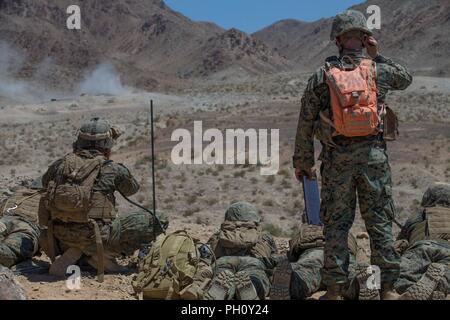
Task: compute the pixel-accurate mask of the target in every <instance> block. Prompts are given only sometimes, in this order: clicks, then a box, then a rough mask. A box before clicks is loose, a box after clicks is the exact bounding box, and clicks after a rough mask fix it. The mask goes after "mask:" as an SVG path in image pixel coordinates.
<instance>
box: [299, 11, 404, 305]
mask: <svg viewBox="0 0 450 320" xmlns="http://www.w3.org/2000/svg"><path fill="white" fill-rule="evenodd" d="M331 40H332V41H335V43H336V46H337V47H338V49H339V55H338V56H332V57H329V58H327V59H326V62H325V65H324V66H322V67H321V68H319V69H318V71H317V72H316V73H314V74H313V75H312V77H311V78H310V79H309V82H308V85H307V88H306V90H305V92H304V95H303V97H302V105H301V111H300V118H299V122H298V129H297V135H296V142H295V152H294V156H293V165H294V168H295V174H296V177H297V178H298V179H299V180H300V179H301V178H302V177H303V176H306V177H309V178H311V179H315V178H316V175H315V170H314V165H315V159H314V137H316V138H318V139H319V140H320V142H321V144H322V147H323V148H322V152H321V155H320V157H319V160H321V161H322V164H321V168H320V172H321V176H322V199H321V219H322V222H323V223H324V237H325V246H324V257H325V261H324V268H323V270H322V273H323V275H322V276H323V281H324V283H325V285H326V286H327V293H326V294H325V296H324V297H323V298H324V299H338V300H339V299H342V288H343V287H344V286H345V284H346V283H347V282H348V273H349V271H348V268H349V260H350V253H349V249H348V246H347V239H348V233H349V231H350V228H351V227H352V224H353V221H354V218H355V209H356V196H357V195H358V202H359V208H360V211H361V215H362V217H363V219H364V221H365V224H366V229H367V231H368V233H369V236H370V244H371V252H372V256H371V263H372V265H377V266H379V267H380V269H381V282H382V288H381V296H382V298H383V299H395V298H397V296H398V295H397V294H396V293H395V291H394V288H393V285H394V283H395V281H396V280H397V278H398V276H399V272H400V257H399V255H398V253H397V252H396V251H395V250H394V237H393V234H392V222H393V219H394V216H395V207H394V203H393V200H392V187H391V185H392V182H391V169H390V165H389V162H388V155H387V152H386V141H387V140H391V139H395V135H396V132H397V128H396V123H397V121H396V120H397V119H396V117H395V114H394V113H393V112H392V110H391V109H389V107H387V106H386V103H385V101H386V95H387V93H388V92H389V91H390V90H404V89H406V88H407V87H408V86H409V85H410V84H411V82H412V77H411V75H410V74H409V72H408V70H407V69H406V68H405V67H404V66H402V65H400V64H398V63H396V62H394V61H392V60H391V59H388V58H386V57H384V56H382V55H381V54H380V53H379V51H378V42H377V40H376V39H375V38H374V36H373V33H372V31H371V30H369V29H368V27H367V21H366V18H365V17H364V15H363V14H362V13H361V12H358V11H355V10H348V11H346V12H344V13H342V14H339V15H337V16H336V18H335V19H334V22H333V26H332V31H331ZM364 48H365V49H366V50H367V55H368V56H366V55H365V54H364V52H363V51H364Z"/></svg>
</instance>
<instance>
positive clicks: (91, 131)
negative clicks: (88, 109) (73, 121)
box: [73, 118, 121, 150]
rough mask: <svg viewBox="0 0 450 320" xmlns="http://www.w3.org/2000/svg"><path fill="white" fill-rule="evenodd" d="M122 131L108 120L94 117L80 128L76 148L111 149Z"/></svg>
mask: <svg viewBox="0 0 450 320" xmlns="http://www.w3.org/2000/svg"><path fill="white" fill-rule="evenodd" d="M120 135H121V132H120V130H119V129H117V128H116V127H113V126H111V125H110V124H109V122H108V121H106V120H101V119H100V118H92V119H91V120H90V121H89V122H87V123H85V124H83V125H82V126H81V128H80V129H79V130H78V135H77V140H76V141H75V142H74V144H73V148H74V150H80V149H103V150H110V149H111V148H112V147H113V145H114V142H115V140H117V139H118V138H119V136H120Z"/></svg>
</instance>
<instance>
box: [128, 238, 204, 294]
mask: <svg viewBox="0 0 450 320" xmlns="http://www.w3.org/2000/svg"><path fill="white" fill-rule="evenodd" d="M199 261H200V258H199V253H198V249H197V244H196V241H195V240H194V239H192V237H191V236H189V235H188V234H187V232H186V231H183V230H182V231H177V232H175V233H172V234H169V235H161V236H160V237H159V238H158V239H157V240H156V241H155V243H154V244H153V246H152V248H151V250H150V252H149V254H148V255H147V257H146V258H145V259H144V262H143V266H142V268H141V270H140V272H139V274H138V275H137V276H136V278H135V280H134V281H133V288H134V290H135V292H136V293H138V294H142V297H143V299H145V300H147V299H148V300H153V299H158V300H162V299H165V300H172V299H182V291H183V289H185V288H186V287H188V286H189V285H190V284H192V283H193V281H194V276H195V274H196V273H197V270H198V264H199Z"/></svg>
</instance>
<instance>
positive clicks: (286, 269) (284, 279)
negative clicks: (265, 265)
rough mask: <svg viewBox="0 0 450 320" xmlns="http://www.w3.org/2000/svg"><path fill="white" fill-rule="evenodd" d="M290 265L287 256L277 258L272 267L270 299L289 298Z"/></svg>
mask: <svg viewBox="0 0 450 320" xmlns="http://www.w3.org/2000/svg"><path fill="white" fill-rule="evenodd" d="M292 272H293V270H292V265H291V263H290V262H289V259H288V257H287V256H284V257H282V258H280V259H279V260H278V264H277V266H276V267H275V269H274V274H273V281H272V286H271V288H270V300H290V299H291V293H290V290H289V288H290V284H291V276H292Z"/></svg>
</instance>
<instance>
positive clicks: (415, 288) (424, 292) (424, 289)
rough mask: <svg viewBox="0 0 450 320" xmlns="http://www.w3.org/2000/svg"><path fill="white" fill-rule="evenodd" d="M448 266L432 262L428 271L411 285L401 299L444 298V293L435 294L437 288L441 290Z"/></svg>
mask: <svg viewBox="0 0 450 320" xmlns="http://www.w3.org/2000/svg"><path fill="white" fill-rule="evenodd" d="M446 270H447V266H446V265H444V264H440V263H432V264H430V265H429V266H428V269H427V272H425V274H424V275H423V276H422V278H420V280H419V281H418V282H417V283H415V284H414V285H412V286H411V287H409V288H408V289H407V290H406V291H405V292H404V293H403V294H402V295H401V296H400V300H431V299H442V298H443V296H444V295H445V294H444V293H442V294H438V292H436V295H434V292H435V291H436V289H439V290H441V289H442V288H441V287H442V286H441V285H440V284H441V281H442V279H443V278H444V277H445V272H446ZM445 291H446V290H445Z"/></svg>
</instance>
